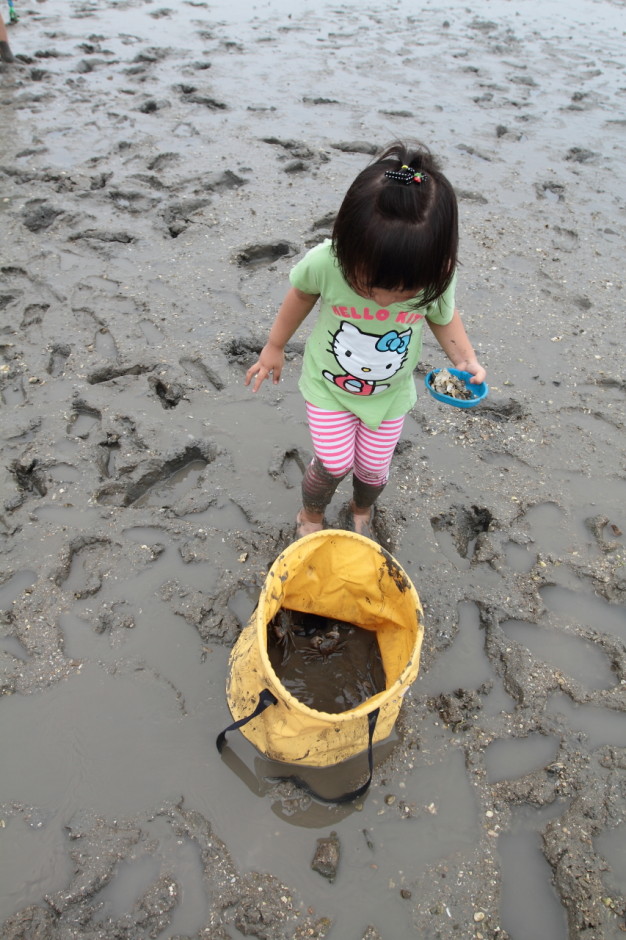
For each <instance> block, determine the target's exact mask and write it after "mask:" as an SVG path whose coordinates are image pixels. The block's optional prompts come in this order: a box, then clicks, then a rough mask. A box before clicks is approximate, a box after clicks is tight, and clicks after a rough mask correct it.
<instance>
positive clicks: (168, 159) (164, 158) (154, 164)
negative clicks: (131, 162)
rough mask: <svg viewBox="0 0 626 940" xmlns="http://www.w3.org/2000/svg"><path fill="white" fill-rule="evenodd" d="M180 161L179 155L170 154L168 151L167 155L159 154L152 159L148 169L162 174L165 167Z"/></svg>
mask: <svg viewBox="0 0 626 940" xmlns="http://www.w3.org/2000/svg"><path fill="white" fill-rule="evenodd" d="M181 159H182V157H181V155H180V154H179V153H172V152H170V151H168V152H167V153H160V154H158V155H157V156H156V157H154V158H153V159H152V160H150V162H149V163H148V169H149V170H150V171H151V172H153V173H157V172H159V173H160V172H162V171H163V170H164V169H165V168H166V167H168V166H172V165H173V164H174V163H179V162H180V160H181Z"/></svg>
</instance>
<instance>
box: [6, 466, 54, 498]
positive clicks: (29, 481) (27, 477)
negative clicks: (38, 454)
mask: <svg viewBox="0 0 626 940" xmlns="http://www.w3.org/2000/svg"><path fill="white" fill-rule="evenodd" d="M9 470H10V472H11V475H12V476H13V477H14V479H15V482H16V483H17V486H18V489H19V491H20V493H21V497H22V499H23V498H25V497H26V496H28V495H30V494H32V495H34V496H45V495H46V493H47V492H48V487H47V485H46V480H45V473H44V470H43V468H42V467H40V465H39V461H38V460H36V459H35V460H28V459H22V460H14V461H13V462H12V463H11V464H10V465H9Z"/></svg>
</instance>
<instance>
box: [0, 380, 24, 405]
mask: <svg viewBox="0 0 626 940" xmlns="http://www.w3.org/2000/svg"><path fill="white" fill-rule="evenodd" d="M0 400H1V401H2V404H3V405H5V406H6V407H7V408H12V407H15V406H17V405H21V404H23V403H24V402H25V401H26V392H25V391H24V383H23V381H22V376H21V375H18V376H11V377H10V378H7V379H5V380H4V382H3V385H2V387H0Z"/></svg>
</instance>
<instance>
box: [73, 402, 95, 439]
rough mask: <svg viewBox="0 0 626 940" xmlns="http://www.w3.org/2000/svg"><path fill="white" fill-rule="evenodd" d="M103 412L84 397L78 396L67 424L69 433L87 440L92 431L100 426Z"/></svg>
mask: <svg viewBox="0 0 626 940" xmlns="http://www.w3.org/2000/svg"><path fill="white" fill-rule="evenodd" d="M101 420H102V412H101V411H100V410H99V409H98V408H95V407H94V406H93V405H90V404H88V402H86V401H83V399H81V398H78V399H76V400H75V401H74V403H73V405H72V413H71V415H70V420H69V423H68V425H67V433H68V434H70V435H71V436H72V437H79V438H81V440H87V438H88V437H89V435H90V434H91V433H92V431H94V430H95V428H96V427H99V426H100V422H101Z"/></svg>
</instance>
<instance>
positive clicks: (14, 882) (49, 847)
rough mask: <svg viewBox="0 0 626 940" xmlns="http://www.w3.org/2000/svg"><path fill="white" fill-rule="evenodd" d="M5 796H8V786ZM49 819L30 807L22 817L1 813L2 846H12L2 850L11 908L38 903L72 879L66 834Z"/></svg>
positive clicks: (2, 876) (2, 878)
mask: <svg viewBox="0 0 626 940" xmlns="http://www.w3.org/2000/svg"><path fill="white" fill-rule="evenodd" d="M3 796H8V791H7V789H6V787H4V788H3ZM49 818H50V814H40V813H37V812H35V813H34V814H33V813H32V812H31V811H30V809H28V808H25V810H24V812H23V813H22V814H21V815H9V814H8V813H6V811H2V810H0V819H2V823H3V825H2V829H1V833H0V844H3V846H4V845H6V844H7V843H8V844H10V847H11V848H10V851H6V850H5V848H4V847H3V849H2V851H0V885H2V896H3V899H4V905H5V907H7V909H8V908H9V907H10V908H12V909H14V910H18V909H19V908H21V907H23V906H24V905H25V904H29V903H34V902H38V901H39V900H40V898H41V897H42V896H43V895H44V894H45V893H47V892H55V891H60V890H62V889H63V888H64V887H65V886H66V885H67V884H68V883H69V881H70V880H71V877H72V870H73V864H72V861H71V859H70V858H69V855H68V854H67V844H66V837H65V834H64V833H63V831H62V829H61V827H60V826H53V825H48V821H49Z"/></svg>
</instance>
